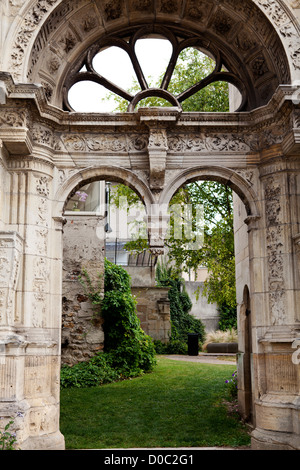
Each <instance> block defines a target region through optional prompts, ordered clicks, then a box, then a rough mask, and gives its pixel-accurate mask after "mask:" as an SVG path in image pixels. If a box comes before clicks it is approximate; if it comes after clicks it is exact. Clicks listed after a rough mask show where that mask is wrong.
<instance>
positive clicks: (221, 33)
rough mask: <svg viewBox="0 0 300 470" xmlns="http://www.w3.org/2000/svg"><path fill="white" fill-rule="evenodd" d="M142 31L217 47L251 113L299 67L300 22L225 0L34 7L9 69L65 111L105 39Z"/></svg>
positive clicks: (14, 43) (275, 4)
mask: <svg viewBox="0 0 300 470" xmlns="http://www.w3.org/2000/svg"><path fill="white" fill-rule="evenodd" d="M128 25H130V26H128ZM143 25H148V26H149V25H150V26H151V27H152V28H153V32H154V31H155V27H160V26H163V25H164V26H167V27H168V28H171V29H173V30H174V31H175V29H176V32H177V34H178V35H182V37H183V38H184V37H185V36H186V35H187V36H186V37H185V39H188V37H190V35H191V33H192V34H194V35H196V36H199V38H198V39H199V41H200V43H201V45H200V46H199V47H200V48H204V49H205V48H206V46H209V45H210V44H212V43H215V44H216V48H217V49H218V50H220V51H221V53H222V58H223V62H224V65H225V67H226V65H227V64H228V63H229V62H231V63H230V65H231V67H232V69H233V72H234V73H232V74H229V75H228V77H229V78H230V80H229V81H230V82H231V83H238V82H239V83H243V85H244V86H245V87H246V88H247V92H248V104H247V107H246V109H253V108H255V107H258V106H262V105H263V104H266V103H267V102H268V100H269V99H270V98H271V96H272V94H273V93H274V92H275V90H276V88H277V87H278V85H279V84H287V83H290V81H291V80H292V78H293V76H294V75H295V72H297V69H298V70H299V67H300V64H299V63H298V62H299V61H298V59H297V50H298V49H297V41H295V38H297V34H298V33H297V30H296V26H295V25H296V22H295V21H294V18H293V15H292V13H291V12H290V10H288V8H287V6H286V5H283V4H282V2H279V0H273V1H272V2H263V1H262V0H255V1H251V0H246V1H244V2H233V1H232V0H224V1H223V2H222V4H221V5H220V4H219V2H217V1H213V2H208V1H207V0H205V1H203V2H201V3H200V4H198V3H197V2H195V1H193V0H184V1H182V2H173V3H172V4H168V2H166V1H164V0H161V2H159V3H158V4H156V3H155V2H154V1H152V0H149V1H147V2H144V3H143V4H142V3H139V2H129V1H127V0H118V1H115V2H108V1H103V2H100V1H97V2H91V1H90V0H81V1H79V2H71V1H69V0H65V1H59V0H44V1H43V2H41V1H40V0H35V1H31V2H30V3H29V4H27V8H26V9H25V7H24V9H23V16H22V20H21V21H17V20H16V23H15V24H14V25H13V27H14V28H15V31H16V33H14V31H13V30H12V32H11V35H10V44H8V46H9V48H8V49H9V50H10V57H9V60H8V58H7V59H6V61H8V62H9V63H8V64H7V68H8V70H9V71H10V72H11V73H12V74H13V76H14V78H15V79H16V80H17V81H22V82H28V81H30V82H34V83H41V84H42V85H43V86H44V88H45V90H46V93H47V97H48V99H49V101H50V102H51V103H52V104H54V105H56V106H59V107H61V106H62V94H63V90H64V87H65V82H66V80H67V78H68V75H69V74H70V72H71V70H72V68H73V67H74V66H75V67H77V68H78V67H79V66H80V64H81V63H82V61H83V60H84V54H85V51H86V50H87V49H88V48H89V47H90V46H92V45H93V44H94V43H97V41H99V40H102V39H105V38H106V37H116V36H118V37H126V35H128V34H129V33H130V31H132V33H133V34H134V32H135V31H134V30H136V28H139V27H141V26H143ZM175 25H176V28H175ZM174 28H175V29H174ZM284 47H285V48H286V51H287V54H286V52H285V48H284ZM208 48H209V47H208ZM295 76H296V75H295ZM235 77H236V78H235ZM220 79H223V78H222V77H221V76H220ZM235 80H238V81H237V82H235Z"/></svg>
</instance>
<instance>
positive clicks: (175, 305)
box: [155, 263, 205, 354]
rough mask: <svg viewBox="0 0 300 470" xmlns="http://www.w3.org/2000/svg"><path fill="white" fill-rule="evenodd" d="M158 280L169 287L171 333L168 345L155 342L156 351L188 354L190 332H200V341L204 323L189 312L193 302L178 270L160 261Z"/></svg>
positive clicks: (161, 284)
mask: <svg viewBox="0 0 300 470" xmlns="http://www.w3.org/2000/svg"><path fill="white" fill-rule="evenodd" d="M156 281H157V284H158V285H159V286H167V287H170V289H169V294H168V296H169V300H170V316H171V335H170V340H169V343H168V344H167V345H163V344H159V343H158V342H155V346H156V351H157V352H158V351H160V352H161V353H163V352H164V353H168V354H175V353H176V354H186V353H187V341H188V333H198V334H199V342H200V343H201V342H203V340H204V336H205V330H204V325H203V324H202V322H201V320H198V319H196V318H194V317H193V316H192V315H191V314H190V313H189V312H190V310H191V308H192V302H191V300H190V298H189V296H188V294H187V292H186V290H185V286H184V280H183V279H182V278H180V277H179V274H178V271H177V270H176V269H174V268H172V267H169V268H168V267H166V266H165V265H162V264H160V263H158V265H157V268H156Z"/></svg>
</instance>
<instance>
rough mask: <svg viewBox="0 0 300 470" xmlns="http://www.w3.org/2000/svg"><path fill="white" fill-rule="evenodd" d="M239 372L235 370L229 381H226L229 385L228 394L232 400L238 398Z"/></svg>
mask: <svg viewBox="0 0 300 470" xmlns="http://www.w3.org/2000/svg"><path fill="white" fill-rule="evenodd" d="M237 380H238V379H237V371H236V370H235V371H234V373H233V374H232V376H231V378H230V379H229V380H225V383H226V384H227V388H228V393H229V396H230V398H232V399H234V398H236V397H237V394H238V381H237Z"/></svg>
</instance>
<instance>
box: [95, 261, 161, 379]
mask: <svg viewBox="0 0 300 470" xmlns="http://www.w3.org/2000/svg"><path fill="white" fill-rule="evenodd" d="M104 291H105V294H104V299H103V302H102V317H103V319H104V326H103V328H104V335H105V342H104V350H105V351H106V352H110V354H111V355H112V356H113V362H114V365H115V367H117V368H118V369H120V370H122V372H123V373H126V374H132V375H138V374H139V373H142V372H148V371H151V370H152V369H153V367H154V365H155V363H156V361H155V349H154V345H153V341H152V338H151V337H150V336H148V335H146V334H145V332H144V331H143V330H142V328H141V326H140V320H139V318H138V316H137V314H136V299H135V298H134V296H133V295H132V293H131V289H130V276H129V274H128V273H127V272H126V271H125V269H123V268H122V267H121V266H117V265H115V264H113V263H111V262H110V261H108V260H105V275H104Z"/></svg>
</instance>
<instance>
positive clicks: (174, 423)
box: [60, 356, 250, 449]
mask: <svg viewBox="0 0 300 470" xmlns="http://www.w3.org/2000/svg"><path fill="white" fill-rule="evenodd" d="M157 359H158V364H157V366H156V367H155V370H154V372H152V373H150V374H146V375H144V376H142V377H138V378H135V379H132V380H126V381H122V382H117V383H112V384H107V385H103V386H101V387H93V388H86V389H64V390H62V392H61V426H60V428H61V431H62V433H63V434H64V436H65V441H66V448H67V449H108V448H124V449H125V448H129V447H131V448H139V447H203V446H205V447H213V446H230V447H238V446H245V445H249V444H250V437H249V435H248V433H247V429H246V428H245V427H243V426H242V425H241V423H240V421H239V420H238V419H237V418H236V417H234V416H229V414H228V410H227V408H226V406H225V404H224V398H227V389H226V384H225V380H226V379H227V378H230V376H231V374H232V372H233V371H234V370H235V365H234V364H233V365H232V366H231V365H225V364H223V365H211V364H200V363H195V362H187V361H186V362H185V361H184V362H183V361H174V360H171V359H167V358H165V357H163V356H158V358H157Z"/></svg>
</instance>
